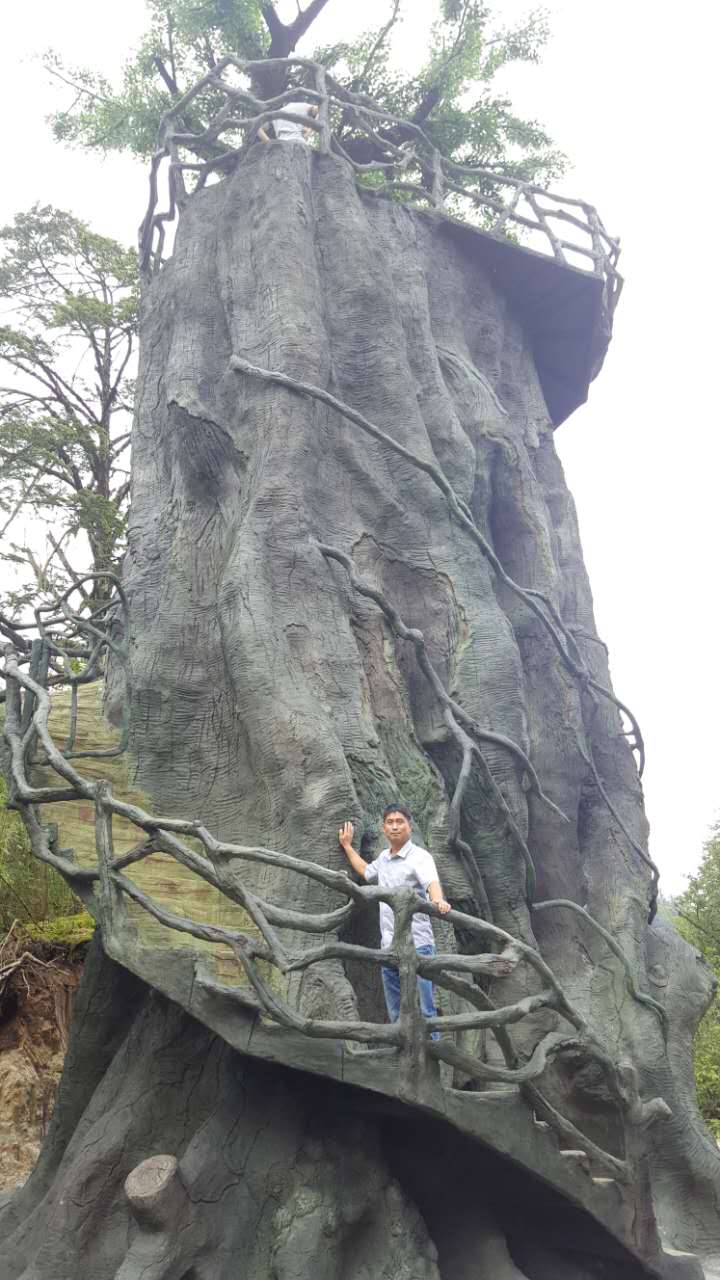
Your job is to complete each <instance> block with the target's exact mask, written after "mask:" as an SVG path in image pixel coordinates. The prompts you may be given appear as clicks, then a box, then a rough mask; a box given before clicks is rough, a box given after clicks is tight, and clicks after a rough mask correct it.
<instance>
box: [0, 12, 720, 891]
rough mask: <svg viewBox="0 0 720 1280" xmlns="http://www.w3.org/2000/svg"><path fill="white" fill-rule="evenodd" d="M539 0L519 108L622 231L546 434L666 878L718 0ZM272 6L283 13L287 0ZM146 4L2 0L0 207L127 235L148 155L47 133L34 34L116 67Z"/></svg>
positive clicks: (686, 608) (675, 872)
mask: <svg viewBox="0 0 720 1280" xmlns="http://www.w3.org/2000/svg"><path fill="white" fill-rule="evenodd" d="M388 7H389V0H363V4H362V5H357V4H355V3H350V2H349V0H330V3H329V5H328V7H327V10H326V12H325V13H324V14H323V16H322V18H321V20H319V21H318V23H317V24H316V27H315V28H313V39H315V38H317V41H318V43H324V42H325V41H327V40H330V39H334V38H336V37H337V36H338V35H339V34H342V35H350V34H353V33H355V32H357V31H358V30H360V29H362V28H363V27H365V26H369V25H372V24H379V22H380V21H382V18H383V15H385V14H387V11H388ZM528 7H529V6H528V5H527V4H521V3H519V2H518V0H497V3H496V4H495V11H496V12H497V14H498V16H499V18H500V19H501V20H503V21H507V22H510V21H513V20H515V19H517V18H518V17H520V16H522V15H523V14H525V13H526V12H527V10H528ZM547 7H548V9H549V11H550V17H551V25H552V30H553V37H552V41H551V44H550V46H549V48H548V49H547V51H546V53H545V56H544V58H543V61H542V64H541V66H540V67H538V68H535V67H526V68H518V69H513V70H509V71H508V73H507V74H506V78H505V81H504V83H505V85H506V86H507V88H508V89H509V91H510V92H511V93H512V96H513V100H514V103H515V106H516V108H517V110H518V112H519V113H520V114H524V115H528V116H532V117H534V118H536V119H538V120H539V121H541V122H542V123H543V124H544V125H545V126H546V127H547V129H548V130H549V132H550V134H551V135H552V136H553V138H554V139H555V140H556V142H557V144H558V145H559V146H560V147H561V148H562V149H563V150H564V151H565V152H566V153H567V155H568V156H569V157H570V161H571V166H572V167H571V169H570V171H569V172H568V173H567V175H566V176H565V178H564V179H563V180H562V182H561V183H558V184H556V185H557V186H558V187H559V188H560V189H562V190H564V191H566V192H567V193H568V194H571V195H578V196H581V197H583V198H584V199H587V200H590V201H592V202H593V203H594V204H596V205H597V207H598V209H599V211H600V214H601V216H602V218H603V220H604V222H605V225H606V227H607V228H608V230H609V231H610V232H611V234H617V235H620V236H621V238H622V243H623V254H622V259H621V269H622V271H623V273H624V275H625V278H626V285H625V291H624V293H623V297H622V299H621V302H620V305H619V308H618V312H617V316H616V325H615V336H614V339H613V343H612V345H611V348H610V353H609V355H608V358H607V360H606V363H605V367H604V369H603V371H602V373H601V375H600V378H599V379H598V381H597V383H596V384H595V385H594V386H593V387H592V388H591V392H590V400H589V403H588V405H586V406H585V407H583V408H582V409H580V410H578V411H577V412H576V413H575V414H574V415H573V416H572V418H571V419H570V420H569V421H568V422H566V423H565V424H564V425H563V426H562V427H561V428H560V429H559V431H558V434H557V437H556V438H557V442H558V447H559V450H560V453H561V456H562V459H563V463H564V465H565V468H566V472H567V476H568V481H569V483H570V487H571V489H572V491H573V493H574V495H575V499H576V502H577V505H578V510H579V516H580V525H581V530H582V535H583V545H584V549H585V556H586V560H587V562H588V567H589V571H590V578H591V581H592V584H593V592H594V596H595V604H596V613H597V620H598V626H599V629H600V633H601V635H602V636H603V637H604V639H605V640H606V641H607V643H608V644H609V646H610V655H611V663H612V674H613V681H614V684H615V689H616V691H617V693H618V695H619V696H620V697H621V698H622V699H623V700H624V701H626V702H628V703H629V705H630V706H632V708H633V710H634V711H635V713H636V714H637V716H638V719H639V720H640V723H641V725H642V727H643V730H644V734H645V739H646V744H647V749H648V764H647V769H646V773H645V793H646V803H647V809H648V815H649V818H650V822H651V828H652V831H651V852H652V854H653V857H654V858H655V860H656V861H657V862H658V864H659V866H660V869H661V872H662V875H663V880H662V882H661V887H663V888H664V890H665V892H668V893H669V892H674V891H677V890H678V889H681V888H682V887H683V883H684V875H685V874H686V873H687V872H689V871H692V870H694V869H695V867H696V866H697V863H698V861H699V858H700V855H701V851H702V844H703V841H704V840H705V839H706V838H707V836H708V833H709V828H710V825H711V823H712V822H713V821H715V820H716V818H718V817H719V816H720V779H719V777H718V768H717V756H718V750H717V738H718V732H719V729H720V693H719V688H720V681H719V680H718V674H717V673H718V665H719V657H718V639H719V637H720V605H719V603H718V594H719V593H718V586H717V568H716V559H717V554H716V548H717V544H718V536H717V526H718V512H717V503H716V491H717V486H718V470H719V467H718V463H719V462H720V443H719V438H718V410H717V382H718V374H717V366H716V361H717V358H718V357H717V355H716V345H717V322H716V310H717V297H718V285H719V284H720V279H719V275H720V273H719V272H718V269H717V261H716V252H715V247H714V246H715V245H716V244H717V239H718V237H717V233H716V230H715V227H714V226H713V225H712V223H711V219H712V217H713V214H714V213H715V211H716V209H717V196H718V191H717V178H716V172H717V163H718V161H717V155H718V139H717V124H718V121H717V93H716V84H717V77H718V73H717V48H716V38H715V30H714V26H715V19H714V6H712V5H710V4H708V3H707V0H685V3H684V4H683V6H682V7H681V8H678V7H677V6H673V7H671V6H669V5H668V6H661V5H658V4H657V3H656V0H604V3H603V4H602V5H601V6H599V5H596V4H594V3H592V4H591V3H589V0H555V3H552V2H551V3H550V4H549V5H548V6H547ZM436 8H437V4H436V0H405V10H406V12H407V13H408V15H409V17H408V19H407V22H406V25H405V28H404V34H403V36H402V40H401V56H402V59H403V61H405V60H407V62H408V64H409V65H414V64H416V63H417V62H418V61H419V60H420V59H421V57H422V52H423V48H424V44H425V41H426V37H427V30H428V25H429V22H430V21H431V19H432V16H433V15H434V13H435V11H436ZM280 9H281V12H282V11H283V9H285V10H286V12H287V15H288V16H292V14H293V13H294V12H296V7H295V3H294V0H292V3H290V0H287V3H285V0H283V3H282V4H281V5H280ZM144 23H145V14H144V4H143V0H123V3H122V4H117V5H111V4H98V3H97V0H34V3H33V4H31V5H25V6H20V5H14V6H12V10H11V11H10V12H8V13H6V14H5V15H4V29H3V44H2V48H0V109H1V114H0V118H1V119H2V120H3V122H4V128H3V150H4V156H3V166H2V169H3V174H4V178H5V182H4V184H3V189H2V191H0V224H4V223H6V222H7V221H9V220H10V219H11V218H12V217H13V216H14V215H15V213H17V212H18V211H19V210H22V209H25V208H27V207H29V206H30V205H31V204H32V203H33V202H34V201H36V200H39V201H42V202H44V203H52V204H55V205H57V206H59V207H60V208H66V209H70V210H71V211H72V212H74V213H76V214H78V215H79V216H81V217H83V218H85V219H87V220H88V221H89V222H91V223H92V224H93V226H94V228H95V229H96V230H97V231H100V232H103V233H105V234H107V235H112V236H115V237H116V238H117V239H119V240H122V241H125V242H127V243H132V242H133V241H134V239H135V233H136V228H137V225H138V223H139V221H140V218H141V216H142V213H143V209H144V205H145V203H146V194H147V185H146V174H145V171H144V168H143V166H142V165H140V164H139V163H137V162H135V161H133V160H130V159H128V158H124V157H112V158H109V159H107V160H101V159H100V158H98V157H96V156H88V155H85V154H83V153H80V152H73V151H68V150H65V149H62V148H60V147H58V146H56V145H54V144H53V143H52V141H51V138H50V134H49V130H48V128H47V126H46V124H45V123H44V117H45V116H46V115H47V113H48V111H50V110H51V109H52V108H53V106H54V105H55V103H56V101H57V98H56V95H55V94H54V93H53V91H52V89H51V88H50V87H49V86H48V85H47V83H46V80H45V76H44V73H43V72H42V70H41V69H40V68H39V66H38V65H37V64H36V63H34V62H33V61H32V54H33V53H37V52H40V51H42V50H43V49H44V48H46V47H47V46H53V47H54V48H56V49H57V50H58V51H59V52H61V53H62V54H63V56H64V58H65V59H66V60H67V61H68V62H74V63H76V64H83V63H87V64H92V65H94V66H97V67H101V68H102V69H103V70H104V71H105V72H106V73H107V74H108V75H110V76H112V75H113V74H115V73H116V71H117V68H118V67H119V65H120V64H121V62H122V58H123V54H124V51H125V50H126V49H128V48H129V47H130V46H132V44H133V43H134V42H135V41H137V39H138V37H139V35H140V33H141V31H142V30H143V27H144ZM311 44H312V41H309V42H308V46H307V48H306V49H303V48H302V47H301V50H300V51H301V52H303V51H305V52H307V51H308V50H309V48H310V47H311ZM713 125H714V127H713Z"/></svg>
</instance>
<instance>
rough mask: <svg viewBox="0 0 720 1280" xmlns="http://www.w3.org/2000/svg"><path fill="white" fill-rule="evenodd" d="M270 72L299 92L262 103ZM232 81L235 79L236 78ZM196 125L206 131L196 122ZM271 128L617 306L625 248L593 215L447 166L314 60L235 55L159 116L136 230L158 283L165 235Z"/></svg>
mask: <svg viewBox="0 0 720 1280" xmlns="http://www.w3.org/2000/svg"><path fill="white" fill-rule="evenodd" d="M268 73H271V74H272V73H275V74H277V75H279V76H280V77H282V78H283V79H284V80H285V81H286V82H287V81H294V82H295V83H294V84H293V87H291V88H288V89H286V90H285V91H284V92H283V93H279V94H277V95H275V96H274V97H271V98H268V99H262V98H260V97H258V96H257V94H256V93H255V92H254V91H253V89H252V88H251V87H250V86H252V85H253V83H254V82H256V81H257V79H258V78H259V77H267V75H268ZM233 75H234V76H235V81H234V82H233V81H231V80H230V79H229V77H230V76H233ZM294 102H306V103H309V104H311V105H313V106H315V107H316V108H317V117H316V118H315V119H313V118H311V117H308V116H304V115H303V116H300V115H298V114H297V113H293V112H292V111H289V110H288V109H287V108H288V103H294ZM199 117H200V118H202V120H203V121H204V122H203V123H200V122H199ZM274 120H291V121H294V122H296V123H298V124H302V125H303V126H304V127H306V128H308V129H310V130H312V131H313V132H314V133H315V135H316V137H317V147H318V150H319V151H321V152H323V153H325V154H328V153H332V154H334V155H338V156H341V157H342V158H343V159H344V160H345V161H347V163H348V164H349V165H351V167H352V168H353V170H354V171H355V174H356V178H357V182H358V185H359V186H360V187H361V188H362V190H363V191H365V192H366V193H368V194H370V195H373V196H391V197H394V198H396V199H402V200H404V201H407V202H410V203H415V204H417V203H421V204H422V205H424V206H427V207H429V208H431V209H435V210H437V211H438V212H441V213H444V214H446V215H448V216H456V217H460V218H464V219H465V220H467V221H469V222H472V223H474V224H475V225H477V226H479V227H480V228H481V229H482V230H484V231H487V232H489V233H490V234H491V235H494V236H499V237H502V238H506V239H510V240H517V239H519V238H521V239H523V240H527V241H528V242H529V244H530V247H533V248H537V249H539V250H540V251H541V252H544V253H549V254H552V256H553V257H554V258H555V259H556V260H557V261H558V262H561V263H563V264H565V265H571V266H577V267H581V268H584V269H585V270H589V271H591V272H592V273H593V274H595V275H597V276H599V277H600V278H601V279H602V280H603V282H604V286H605V288H604V293H605V311H606V316H607V319H608V323H611V321H612V314H613V311H614V309H615V306H616V304H617V301H618V298H619V296H620V291H621V288H622V277H621V276H620V274H619V272H618V270H617V263H618V258H619V255H620V243H619V241H618V240H617V239H613V237H612V236H610V235H609V234H608V232H607V231H606V229H605V227H604V225H603V223H602V220H601V218H600V216H599V214H598V212H597V210H596V209H595V207H594V205H592V204H589V203H588V202H587V201H585V200H579V199H575V198H571V197H568V196H564V195H560V194H558V193H557V192H554V191H547V190H545V189H544V188H543V187H540V186H537V185H535V184H533V183H531V182H525V181H523V180H522V179H521V178H517V177H514V176H512V175H511V174H508V173H502V172H498V171H496V170H493V169H486V168H478V167H475V166H470V165H466V164H462V163H461V162H459V161H457V160H453V159H451V158H450V157H448V156H445V155H443V154H442V153H441V151H440V150H439V149H438V148H437V147H436V146H435V145H434V143H433V142H432V140H431V139H430V137H429V136H428V134H427V132H426V131H425V130H423V129H422V128H421V127H420V126H419V125H417V124H414V123H413V122H412V121H409V120H403V119H402V118H400V117H399V116H396V115H394V114H393V113H392V112H391V111H388V110H387V109H386V108H384V107H382V106H380V105H379V104H378V103H376V102H374V101H372V99H370V98H369V97H368V96H367V95H366V94H361V93H353V92H352V91H351V90H350V89H347V88H345V86H344V85H342V84H340V83H339V82H338V81H337V80H336V79H335V78H334V77H333V76H331V75H330V73H329V72H328V71H327V69H326V68H325V67H323V66H322V65H321V64H320V63H317V62H312V61H310V60H309V59H307V58H298V57H294V56H293V57H291V58H274V59H270V60H263V61H258V62H252V61H244V60H242V59H240V58H236V57H234V56H233V55H231V54H229V55H227V56H226V57H224V58H221V59H220V61H219V62H218V63H217V65H216V66H215V67H213V69H212V70H211V71H209V72H208V73H207V75H205V76H203V77H202V79H201V80H199V81H198V82H197V83H196V84H194V85H193V86H192V88H190V89H188V91H187V92H186V93H184V94H183V95H182V97H180V98H178V100H177V101H176V102H174V103H173V105H172V107H171V108H170V109H169V110H168V111H166V112H165V114H164V115H163V117H162V120H161V123H160V128H159V133H158V144H157V150H156V151H155V154H154V155H153V157H152V162H151V166H150V198H149V203H148V208H147V212H146V214H145V218H144V220H143V222H142V225H141V227H140V265H141V270H142V272H143V273H144V274H152V272H153V271H154V270H156V269H157V267H158V266H159V265H160V263H161V262H162V258H163V249H164V242H165V227H166V225H167V224H168V223H171V222H173V221H174V220H175V217H176V215H177V211H178V209H181V208H182V207H183V205H184V204H185V202H186V200H187V199H188V195H189V194H190V193H189V191H188V186H187V183H186V175H187V174H192V175H194V179H195V188H194V189H195V190H198V189H200V188H202V187H203V186H204V185H205V184H206V183H207V181H208V179H209V178H210V177H211V176H212V175H224V174H227V173H228V172H232V171H233V170H234V169H235V168H236V166H237V165H238V164H239V163H240V162H241V161H242V160H243V159H244V158H245V156H246V155H247V153H248V151H249V149H250V147H252V145H253V144H254V143H255V142H256V141H257V137H258V132H259V130H260V129H262V128H264V127H265V126H267V125H270V124H272V122H273V121H274ZM164 161H168V162H169V175H168V203H167V207H166V208H165V209H164V210H162V211H161V212H158V211H157V204H158V185H159V176H160V170H161V166H162V165H163V162H164Z"/></svg>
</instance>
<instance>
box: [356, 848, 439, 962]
mask: <svg viewBox="0 0 720 1280" xmlns="http://www.w3.org/2000/svg"><path fill="white" fill-rule="evenodd" d="M365 879H366V880H367V881H368V882H370V883H372V884H375V883H376V882H377V884H379V885H380V887H381V889H414V890H415V892H416V893H417V895H418V897H420V898H423V899H424V900H427V887H428V885H429V884H432V882H433V880H437V879H438V873H437V868H436V866H435V862H434V859H433V857H432V854H430V853H428V851H427V849H421V848H420V847H419V845H416V844H413V842H412V840H408V841H407V843H406V844H404V845H403V847H402V849H398V852H397V853H391V852H390V850H389V849H383V851H382V853H381V854H378V856H377V858H376V859H375V861H374V862H370V863H368V865H367V867H366V868H365ZM394 931H395V916H394V914H393V911H392V908H391V907H389V906H388V904H387V903H386V902H381V903H380V946H381V947H382V949H383V951H387V949H388V947H391V946H392V940H393V933H394ZM412 935H413V942H414V943H415V946H416V947H432V946H434V945H435V938H434V936H433V928H432V923H431V921H430V917H429V916H425V915H416V916H413V922H412Z"/></svg>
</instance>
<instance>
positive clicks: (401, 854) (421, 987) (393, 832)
mask: <svg viewBox="0 0 720 1280" xmlns="http://www.w3.org/2000/svg"><path fill="white" fill-rule="evenodd" d="M383 833H384V835H385V837H386V839H387V842H388V844H389V846H390V847H389V849H383V851H382V853H381V854H379V856H378V857H377V858H375V860H374V862H366V861H365V859H364V858H362V857H361V856H360V854H359V853H358V852H357V850H355V849H353V845H352V841H353V836H354V834H355V829H354V827H353V824H352V822H346V823H345V824H344V825H343V826H342V827H341V828H340V831H339V832H338V839H339V841H340V844H341V846H342V849H343V852H344V854H345V857H346V858H347V860H348V862H349V863H350V866H351V867H352V869H353V871H356V872H357V874H358V875H359V876H361V877H362V878H363V880H366V881H367V882H368V883H369V884H379V885H380V887H381V888H382V889H414V890H415V892H416V893H417V894H418V896H419V897H421V898H422V899H424V900H427V899H429V900H430V902H432V903H433V905H434V906H436V907H437V909H438V911H439V912H440V913H441V915H446V914H447V912H448V911H449V910H450V903H449V902H446V901H445V898H444V897H443V891H442V887H441V885H440V878H439V876H438V873H437V868H436V866H435V862H434V860H433V858H432V855H431V854H429V853H428V851H427V849H421V848H420V846H419V845H416V844H414V843H413V841H412V839H411V836H412V817H411V815H410V811H409V809H406V808H405V805H403V804H389V805H388V806H387V808H386V809H385V810H384V812H383ZM394 931H395V916H394V914H393V911H392V908H391V907H390V906H388V904H387V903H386V902H381V903H380V946H381V948H382V950H383V951H387V950H388V949H389V948H390V947H391V946H392V942H393V934H394ZM412 935H413V941H414V943H415V949H416V951H417V953H418V955H421V956H433V955H434V954H435V938H434V936H433V929H432V923H431V921H430V918H429V916H426V915H423V914H422V913H418V914H417V915H414V916H413V919H412ZM382 981H383V989H384V991H385V1004H386V1005H387V1011H388V1015H389V1017H390V1021H391V1022H397V1020H398V1017H399V1015H400V977H399V974H398V971H397V969H391V968H390V966H389V965H383V966H382ZM418 995H419V997H420V1008H421V1009H422V1012H423V1014H424V1016H425V1017H426V1018H434V1017H436V1016H437V1011H436V1009H435V1000H434V996H433V987H432V982H430V980H429V979H428V978H418ZM432 1039H433V1040H437V1039H438V1033H437V1032H436V1031H434V1032H433V1034H432Z"/></svg>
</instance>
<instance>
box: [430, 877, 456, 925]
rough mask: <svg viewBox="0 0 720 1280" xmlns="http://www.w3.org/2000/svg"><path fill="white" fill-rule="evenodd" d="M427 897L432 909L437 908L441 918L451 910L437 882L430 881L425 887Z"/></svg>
mask: <svg viewBox="0 0 720 1280" xmlns="http://www.w3.org/2000/svg"><path fill="white" fill-rule="evenodd" d="M427 895H428V898H429V899H430V901H431V902H432V904H433V906H434V907H437V909H438V911H439V912H440V915H441V916H446V915H447V913H448V911H451V910H452V908H451V906H450V903H449V902H446V901H445V898H444V896H443V891H442V886H441V884H440V881H439V880H431V881H430V884H429V885H428V887H427Z"/></svg>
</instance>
